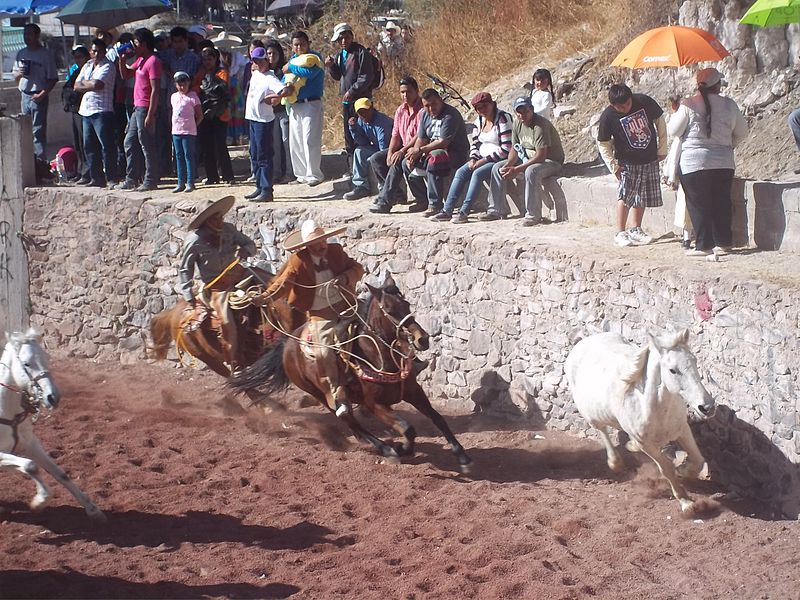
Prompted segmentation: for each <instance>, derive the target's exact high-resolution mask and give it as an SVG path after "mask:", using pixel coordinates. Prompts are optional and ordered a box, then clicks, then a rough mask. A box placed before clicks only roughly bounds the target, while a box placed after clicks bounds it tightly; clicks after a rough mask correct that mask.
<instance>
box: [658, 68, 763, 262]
mask: <svg viewBox="0 0 800 600" xmlns="http://www.w3.org/2000/svg"><path fill="white" fill-rule="evenodd" d="M723 84H724V80H723V79H722V73H720V72H719V71H717V70H716V69H714V68H708V69H701V70H700V71H698V72H697V94H695V95H694V96H692V97H691V98H686V99H685V100H684V101H683V103H682V104H681V106H680V107H679V108H678V110H677V111H676V112H675V114H674V115H673V117H672V118H671V119H670V121H669V134H670V135H671V136H677V137H681V138H682V140H683V143H682V146H681V158H680V171H681V175H680V181H681V185H682V186H683V189H684V190H685V192H686V206H687V209H688V210H689V215H690V216H691V218H692V225H693V226H694V230H695V237H696V243H695V249H694V250H689V251H687V255H689V256H710V255H712V254H724V253H726V252H727V251H728V250H729V249H730V246H731V238H732V233H731V219H732V203H731V186H732V184H733V172H734V168H735V165H734V158H733V149H734V148H735V147H736V146H737V145H738V144H739V142H741V141H742V140H743V139H744V138H745V137H746V136H747V132H748V129H747V121H746V120H745V118H744V115H742V112H741V111H740V110H739V107H738V106H737V105H736V102H734V101H733V100H732V99H730V98H726V97H724V96H720V95H719V92H720V89H721V87H722V85H723Z"/></svg>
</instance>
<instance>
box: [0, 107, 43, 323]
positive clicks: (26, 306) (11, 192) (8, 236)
mask: <svg viewBox="0 0 800 600" xmlns="http://www.w3.org/2000/svg"><path fill="white" fill-rule="evenodd" d="M34 182H35V173H34V164H33V133H32V129H31V118H30V116H27V115H16V116H14V117H0V335H2V333H3V332H6V331H18V330H21V329H25V328H27V327H28V324H29V320H28V318H29V316H30V289H29V280H28V257H27V255H26V254H25V248H24V246H23V245H22V238H21V237H20V236H19V235H18V234H20V233H21V232H22V220H23V217H24V211H25V207H24V196H23V190H24V188H25V187H26V186H30V185H33V184H34Z"/></svg>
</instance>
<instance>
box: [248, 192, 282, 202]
mask: <svg viewBox="0 0 800 600" xmlns="http://www.w3.org/2000/svg"><path fill="white" fill-rule="evenodd" d="M274 199H275V198H273V196H272V190H264V191H263V192H259V194H258V196H253V197H252V198H248V200H250V202H272V201H273V200H274Z"/></svg>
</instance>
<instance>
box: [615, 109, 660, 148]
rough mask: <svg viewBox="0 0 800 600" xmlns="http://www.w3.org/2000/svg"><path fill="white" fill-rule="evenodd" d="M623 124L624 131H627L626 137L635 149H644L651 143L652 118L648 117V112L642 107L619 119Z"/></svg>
mask: <svg viewBox="0 0 800 600" xmlns="http://www.w3.org/2000/svg"><path fill="white" fill-rule="evenodd" d="M619 124H620V125H621V126H622V131H624V132H625V137H626V138H628V144H630V147H631V148H633V149H634V150H644V149H645V148H647V147H648V146H649V145H650V139H651V137H652V136H651V135H650V120H649V119H648V118H647V112H645V110H644V109H643V108H640V109H639V110H637V111H636V112H632V113H630V114H628V115H625V116H624V117H622V118H621V119H620V120H619Z"/></svg>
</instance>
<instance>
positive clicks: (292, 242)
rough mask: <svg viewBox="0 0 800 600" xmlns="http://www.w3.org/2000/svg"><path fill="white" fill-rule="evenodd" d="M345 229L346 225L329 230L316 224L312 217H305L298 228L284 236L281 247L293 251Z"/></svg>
mask: <svg viewBox="0 0 800 600" xmlns="http://www.w3.org/2000/svg"><path fill="white" fill-rule="evenodd" d="M346 230H347V226H346V225H345V226H344V227H337V228H336V229H330V230H329V229H325V228H324V227H320V226H319V225H317V222H316V221H315V220H314V219H306V220H305V221H303V224H302V225H301V226H300V229H298V230H296V231H293V232H292V233H290V234H289V235H287V236H286V239H285V240H284V241H283V249H284V250H286V251H287V252H294V251H295V250H300V249H301V248H305V247H306V246H308V245H309V244H311V243H313V242H316V241H319V240H327V239H328V238H329V237H333V236H334V235H338V234H340V233H342V232H344V231H346Z"/></svg>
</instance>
